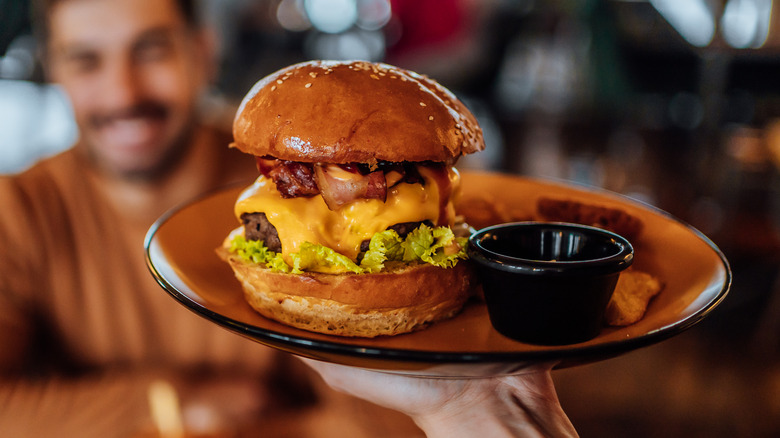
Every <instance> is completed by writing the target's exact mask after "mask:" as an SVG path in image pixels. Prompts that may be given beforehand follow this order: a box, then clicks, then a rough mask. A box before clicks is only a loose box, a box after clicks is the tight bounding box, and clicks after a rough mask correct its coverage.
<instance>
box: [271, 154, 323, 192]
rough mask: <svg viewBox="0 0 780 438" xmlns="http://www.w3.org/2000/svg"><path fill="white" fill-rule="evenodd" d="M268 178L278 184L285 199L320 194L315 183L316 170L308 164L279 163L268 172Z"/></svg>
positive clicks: (277, 186)
mask: <svg viewBox="0 0 780 438" xmlns="http://www.w3.org/2000/svg"><path fill="white" fill-rule="evenodd" d="M268 177H269V178H271V179H272V180H273V182H274V183H275V184H276V189H277V190H279V193H280V194H281V195H282V197H283V198H295V197H298V196H314V195H317V194H319V193H320V190H319V188H317V183H316V181H314V169H312V166H311V165H310V164H307V163H297V162H293V161H279V162H278V163H277V164H276V165H275V166H273V167H272V168H271V169H270V170H268Z"/></svg>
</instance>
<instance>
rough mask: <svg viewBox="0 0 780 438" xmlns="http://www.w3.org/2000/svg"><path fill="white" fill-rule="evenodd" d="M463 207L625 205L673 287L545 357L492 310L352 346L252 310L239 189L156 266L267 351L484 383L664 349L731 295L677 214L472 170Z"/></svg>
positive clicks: (491, 214)
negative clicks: (509, 333)
mask: <svg viewBox="0 0 780 438" xmlns="http://www.w3.org/2000/svg"><path fill="white" fill-rule="evenodd" d="M462 177H463V192H462V197H461V202H460V204H461V205H462V207H463V211H464V212H465V214H466V216H467V220H469V222H470V223H471V224H473V225H476V226H478V227H482V226H486V225H489V224H491V223H494V222H497V221H514V220H522V219H529V218H533V217H534V212H535V203H536V199H537V198H538V197H539V196H541V195H545V196H550V197H557V198H566V199H576V200H579V201H582V202H589V203H595V204H599V205H604V206H613V207H620V208H622V209H624V210H625V211H628V212H630V213H632V214H634V215H637V216H638V217H640V218H641V219H642V220H643V222H644V225H645V227H644V231H643V232H642V234H641V235H640V236H639V237H638V238H637V239H635V240H634V241H633V242H632V243H633V244H634V246H635V250H636V257H635V262H634V267H635V268H637V269H641V270H644V271H646V272H650V273H652V274H654V275H656V276H658V277H659V278H660V279H661V280H662V281H663V282H664V283H665V289H664V290H663V292H661V294H660V295H658V296H657V297H656V298H655V299H654V300H653V301H652V302H651V303H650V306H649V308H648V311H647V313H646V314H645V317H644V318H643V319H642V320H641V321H639V322H637V323H636V324H634V325H631V326H628V327H623V328H604V330H603V331H602V333H601V334H600V335H599V336H598V337H596V338H595V339H593V340H590V341H587V342H583V343H580V344H574V345H567V346H556V347H544V346H536V345H529V344H524V343H520V342H516V341H512V340H510V339H508V338H506V337H504V336H502V335H500V334H499V333H498V332H496V331H495V330H494V329H493V328H492V326H491V325H490V321H489V319H488V314H487V310H486V308H485V305H484V304H483V303H482V302H479V301H476V300H475V301H474V302H471V303H469V304H468V305H467V306H466V308H465V309H464V311H463V312H462V313H461V314H459V315H458V316H456V317H455V318H453V319H451V320H448V321H444V322H440V323H436V324H433V325H432V326H431V327H429V328H427V329H424V330H421V331H418V332H414V333H410V334H405V335H400V336H395V337H380V338H377V339H361V338H358V339H352V338H342V337H336V336H330V335H321V334H316V333H310V332H306V331H302V330H298V329H295V328H292V327H288V326H285V325H282V324H279V323H276V322H274V321H271V320H268V319H265V318H263V317H262V316H260V315H259V314H257V313H255V312H254V311H253V310H252V309H251V308H250V307H249V306H248V305H247V304H246V303H245V302H244V300H243V296H242V292H241V287H240V285H239V283H238V282H237V281H236V280H235V278H234V277H233V273H232V271H231V270H230V268H229V266H228V265H226V264H225V263H223V262H222V261H221V260H220V259H219V258H218V257H217V256H216V254H215V252H214V249H215V248H216V247H218V246H219V245H220V244H221V242H222V240H223V239H224V238H225V236H226V235H227V234H228V232H229V231H230V230H232V229H233V228H235V227H236V226H238V222H237V221H236V219H235V217H234V216H233V204H234V202H235V200H236V197H237V196H238V193H239V192H240V191H241V188H240V187H237V188H232V189H226V190H224V191H220V192H217V193H214V194H212V195H210V196H207V197H205V198H202V199H199V200H197V201H195V202H193V203H191V204H188V205H186V206H184V207H181V208H178V209H176V210H174V211H172V212H170V213H168V214H166V215H165V216H163V217H162V218H160V219H159V220H158V221H157V222H156V223H155V225H154V226H153V227H152V228H151V229H150V230H149V233H148V235H147V238H146V243H145V246H146V257H147V264H148V266H149V269H150V270H151V272H152V275H154V277H155V278H156V280H157V281H158V282H159V283H160V285H161V286H162V287H163V289H165V290H166V291H167V292H168V293H169V294H170V295H171V296H172V297H173V298H175V299H176V300H178V301H179V302H180V303H181V304H183V305H184V306H185V307H187V308H189V309H190V310H192V311H194V312H195V313H197V314H198V315H200V316H202V317H204V318H206V319H208V320H210V321H212V322H214V323H216V324H218V325H220V326H222V327H225V328H227V329H228V330H231V331H233V332H235V333H238V334H240V335H242V336H245V337H248V338H250V339H253V340H255V341H257V342H259V343H261V344H264V345H267V346H270V347H273V348H277V349H280V350H283V351H287V352H291V353H294V354H297V355H300V356H305V357H309V358H314V359H320V360H324V361H329V362H334V363H339V364H345V365H351V366H359V367H364V368H370V369H376V370H381V371H387V372H394V373H404V374H414V375H426V376H463V377H476V376H488V375H501V374H511V373H520V372H524V371H526V370H529V369H531V368H532V367H535V366H537V365H539V364H545V365H547V364H553V365H555V366H556V367H567V366H573V365H577V364H581V363H587V362H593V361H598V360H603V359H606V358H609V357H613V356H616V355H619V354H622V353H626V352H628V351H631V350H633V349H637V348H640V347H643V346H647V345H650V344H653V343H656V342H659V341H662V340H664V339H666V338H669V337H670V336H673V335H675V334H678V333H680V332H681V331H683V330H686V329H688V328H690V327H691V326H693V325H694V324H696V323H697V322H699V321H701V320H702V318H704V317H705V316H707V315H708V314H709V313H710V312H711V311H712V310H713V309H714V308H715V307H716V306H717V305H718V304H719V303H720V302H721V301H722V300H723V299H724V297H725V296H726V293H727V292H728V289H729V287H730V284H731V272H730V270H729V265H728V262H727V261H726V259H725V257H724V256H723V254H722V253H721V252H720V251H719V250H718V248H717V247H716V246H715V245H714V244H713V243H712V242H711V241H710V240H708V239H707V238H706V237H705V236H703V235H702V234H701V233H699V232H698V231H696V230H695V229H693V228H691V227H690V226H688V225H686V224H683V223H681V222H680V221H678V220H676V219H674V218H673V217H670V216H669V215H668V214H666V213H664V212H662V211H659V210H657V209H654V208H652V207H648V206H646V205H643V204H640V203H637V202H635V201H632V200H629V199H627V198H624V197H621V196H618V195H615V194H612V193H609V192H605V191H600V190H594V189H590V188H583V187H578V186H572V185H568V184H564V183H555V182H548V181H541V180H532V179H526V178H520V177H515V176H508V175H500V174H491V173H469V172H465V173H463V175H462Z"/></svg>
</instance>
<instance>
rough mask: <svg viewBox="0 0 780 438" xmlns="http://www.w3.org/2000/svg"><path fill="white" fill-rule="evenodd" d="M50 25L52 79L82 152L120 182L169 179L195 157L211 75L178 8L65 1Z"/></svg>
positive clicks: (161, 3) (152, 0)
mask: <svg viewBox="0 0 780 438" xmlns="http://www.w3.org/2000/svg"><path fill="white" fill-rule="evenodd" d="M49 22H50V39H49V45H48V49H49V50H48V54H49V55H48V57H49V59H48V60H49V68H50V70H49V71H50V74H51V78H52V79H53V80H54V81H55V82H57V83H59V84H60V85H61V86H62V87H63V88H64V90H65V91H66V92H67V94H68V95H69V96H70V99H71V103H72V105H73V110H74V112H75V115H76V122H77V123H78V125H79V130H80V135H81V144H82V146H83V147H85V148H87V152H88V153H89V155H90V156H91V157H92V159H93V160H94V161H95V162H96V164H97V165H98V166H99V167H100V168H102V169H103V170H105V171H108V172H110V173H112V174H115V175H118V176H121V177H128V178H142V179H148V178H154V177H155V176H157V175H159V174H161V173H163V172H164V170H165V167H167V166H168V165H169V164H171V163H172V162H174V161H175V160H176V159H178V158H179V157H180V156H181V154H183V153H184V152H185V150H186V149H187V145H188V143H189V135H190V134H191V131H192V127H193V124H194V117H195V113H196V106H197V101H198V97H199V95H200V93H201V91H202V90H203V88H204V86H205V85H206V82H207V79H208V78H207V71H208V68H209V66H208V62H209V59H208V57H207V56H206V51H205V45H204V44H203V40H202V39H199V37H198V36H197V35H196V33H195V31H194V30H193V29H192V28H190V27H188V26H187V23H186V22H185V19H184V17H183V15H182V13H181V12H180V10H179V9H178V8H177V6H176V4H175V3H174V1H173V0H63V1H61V2H59V3H58V4H57V5H55V6H54V8H53V9H52V11H51V14H50V21H49Z"/></svg>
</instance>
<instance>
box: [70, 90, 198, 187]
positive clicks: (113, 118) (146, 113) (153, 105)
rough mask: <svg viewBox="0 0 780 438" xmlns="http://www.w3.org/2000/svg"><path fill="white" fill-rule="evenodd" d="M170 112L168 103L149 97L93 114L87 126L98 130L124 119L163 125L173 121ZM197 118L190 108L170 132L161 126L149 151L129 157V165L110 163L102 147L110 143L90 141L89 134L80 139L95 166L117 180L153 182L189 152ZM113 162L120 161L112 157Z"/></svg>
mask: <svg viewBox="0 0 780 438" xmlns="http://www.w3.org/2000/svg"><path fill="white" fill-rule="evenodd" d="M171 113H172V111H171V110H170V108H169V106H168V105H165V104H163V103H161V102H156V101H151V100H149V101H143V102H139V103H138V104H137V105H133V106H131V107H127V108H123V109H120V110H116V111H112V112H105V113H100V114H93V115H91V116H90V117H89V118H88V119H87V125H88V129H90V130H92V131H94V132H98V133H99V132H101V130H103V129H106V128H107V127H110V126H112V124H117V123H127V121H141V122H142V123H150V124H155V125H161V126H163V127H166V125H167V124H169V123H173V122H172V121H171V120H170V118H171ZM196 121H197V109H196V108H195V107H193V108H192V109H191V110H190V111H189V113H188V114H186V115H185V117H184V119H183V120H182V121H181V122H178V123H177V124H178V126H174V127H173V130H172V132H167V129H163V131H162V132H161V133H158V137H160V138H155V139H153V141H152V143H153V146H149V147H148V148H147V149H149V150H148V151H145V152H144V154H143V155H144V156H142V157H138V156H133V157H131V158H132V160H128V161H133V163H132V164H131V165H126V163H125V162H120V163H118V164H117V163H116V162H112V160H111V159H110V158H108V157H107V153H106V152H105V149H106V148H107V147H108V148H110V146H106V145H104V144H100V143H99V141H100V140H97V139H92V140H91V141H90V139H89V136H85V137H82V138H83V141H84V143H87V144H86V145H85V146H86V150H87V155H88V157H89V158H90V160H91V161H92V162H93V164H95V165H96V167H98V168H100V169H103V170H104V171H106V172H107V173H109V174H111V175H112V176H115V177H117V178H119V179H123V180H128V181H137V182H155V181H158V180H159V179H161V178H162V177H163V176H165V175H166V174H167V173H169V172H170V171H171V169H172V168H173V167H175V166H176V165H177V164H178V163H180V162H181V161H182V160H183V158H184V157H185V156H186V154H187V153H188V152H189V150H190V148H191V145H192V139H193V136H194V131H195V126H196V124H197V122H196ZM125 129H127V128H125ZM139 129H140V128H139ZM98 138H99V137H98ZM136 158H137V159H138V162H137V163H136V162H135V159H136ZM114 161H122V160H116V159H114Z"/></svg>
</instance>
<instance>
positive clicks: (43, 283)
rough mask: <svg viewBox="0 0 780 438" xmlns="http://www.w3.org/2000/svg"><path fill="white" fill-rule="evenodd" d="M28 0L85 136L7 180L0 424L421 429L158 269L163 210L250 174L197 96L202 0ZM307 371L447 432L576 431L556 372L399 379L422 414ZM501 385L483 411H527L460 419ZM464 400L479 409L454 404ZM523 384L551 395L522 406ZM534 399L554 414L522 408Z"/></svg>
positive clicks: (390, 432) (208, 73) (64, 430)
mask: <svg viewBox="0 0 780 438" xmlns="http://www.w3.org/2000/svg"><path fill="white" fill-rule="evenodd" d="M36 5H37V9H36V12H37V23H38V26H39V30H40V32H39V42H40V44H42V45H43V55H44V59H45V68H46V72H47V75H48V77H49V78H50V79H51V80H52V81H54V82H56V83H58V84H60V85H61V86H62V87H63V89H64V90H65V92H66V94H67V95H68V96H69V98H70V100H71V103H72V106H73V110H74V114H75V118H76V122H77V124H78V126H79V134H80V135H79V139H78V141H77V143H76V144H75V145H74V147H73V148H71V149H69V150H67V151H66V152H64V153H62V154H59V155H57V156H55V157H53V158H50V159H47V160H44V161H42V162H40V163H39V164H37V165H35V166H34V167H33V168H31V169H30V170H28V171H26V172H24V173H22V174H20V175H17V176H13V177H3V178H0V205H1V206H2V208H0V309H1V310H0V431H2V435H3V436H14V437H23V436H35V437H46V436H79V437H92V436H95V437H98V436H99V437H114V436H115V437H128V436H130V437H132V436H143V435H144V434H152V433H156V432H159V431H160V429H162V428H163V424H169V425H170V424H171V421H172V420H170V418H169V419H168V420H166V421H163V420H161V419H160V417H159V415H156V414H159V409H157V410H156V408H155V407H156V406H157V407H159V406H160V405H161V404H163V405H164V404H165V403H164V401H165V400H168V401H169V402H168V404H167V405H168V406H169V407H170V406H173V407H177V409H176V411H175V412H174V417H176V418H174V420H175V421H173V423H174V424H177V423H178V424H180V425H181V426H182V427H183V428H185V429H187V430H189V431H191V432H197V433H220V434H223V435H224V436H250V435H254V436H312V437H316V436H339V437H349V436H356V437H357V436H377V435H382V436H414V435H420V434H421V431H420V430H419V429H418V428H417V426H415V425H414V424H413V423H412V421H411V420H410V419H409V417H407V416H401V415H400V414H396V413H394V412H393V411H390V410H384V409H380V408H378V407H376V406H375V405H372V404H368V403H363V402H360V401H358V399H355V398H351V397H346V396H340V395H338V393H335V392H333V391H331V390H329V389H328V388H327V387H326V386H325V385H322V381H321V380H320V379H319V378H314V376H315V375H314V374H313V373H312V372H311V371H310V370H309V369H308V368H306V367H304V366H302V364H301V363H300V362H298V361H296V360H293V359H292V358H291V356H289V355H287V354H284V353H279V352H276V351H275V350H271V349H268V348H265V347H262V346H260V345H257V344H254V343H252V342H250V341H247V340H245V339H243V338H242V337H240V336H236V335H234V334H231V333H229V332H227V331H225V330H223V329H221V328H219V327H217V326H216V325H213V324H211V323H209V322H207V321H205V320H203V319H201V318H199V317H197V316H195V315H194V314H192V313H191V312H188V311H187V310H185V309H183V308H182V307H181V306H180V305H179V304H178V303H176V302H175V300H172V299H171V298H170V297H168V296H167V295H166V294H165V293H164V292H163V291H162V290H161V289H160V288H159V286H158V285H157V284H156V283H155V282H154V280H153V279H152V277H151V275H149V273H148V271H147V268H146V266H145V262H144V258H143V254H142V243H143V238H144V236H145V233H146V232H147V230H148V229H149V227H150V225H151V224H152V223H153V222H154V221H155V220H156V219H157V218H158V217H159V216H160V215H161V214H162V213H164V212H165V211H166V210H167V209H169V208H171V207H172V206H175V205H177V204H180V203H182V202H184V201H186V200H189V199H192V198H193V197H196V196H198V195H200V194H202V193H204V192H207V191H209V190H212V189H214V188H216V187H220V186H223V185H226V184H230V183H232V182H236V181H244V182H247V181H249V180H251V179H252V178H254V177H255V175H256V170H255V168H254V163H253V162H252V160H247V159H246V156H243V154H241V153H238V152H236V151H232V150H230V149H228V147H227V144H228V143H229V142H230V136H229V133H221V132H219V131H218V130H215V129H213V128H209V127H208V126H205V125H204V124H203V123H201V117H200V116H201V114H199V102H200V98H201V96H202V94H203V92H204V90H205V88H206V87H207V86H208V84H209V81H210V80H211V79H213V76H214V74H215V72H214V71H213V65H214V62H213V59H212V56H213V54H212V53H211V47H212V45H211V44H210V40H209V38H208V35H207V33H206V32H205V31H204V29H202V28H201V27H200V26H199V25H198V21H197V17H196V10H195V7H194V5H193V4H192V2H191V1H186V0H180V1H176V0H41V1H40V2H38V3H37V4H36ZM314 366H315V367H317V370H318V371H319V372H321V373H323V375H324V376H325V377H326V378H327V379H328V381H329V382H331V383H333V384H334V385H336V386H338V387H340V388H341V389H342V390H345V391H351V392H353V393H354V394H356V395H358V396H360V397H364V398H369V399H373V400H375V401H377V402H380V403H383V404H385V405H387V406H389V407H391V408H394V409H401V408H406V409H404V410H405V412H406V413H407V414H409V415H410V416H415V420H416V421H417V423H418V424H420V425H421V426H423V427H424V428H426V430H432V431H435V430H439V431H442V432H441V433H442V435H444V434H445V433H446V435H447V436H454V435H452V434H450V433H448V432H444V431H445V430H446V429H447V428H451V427H453V426H455V427H456V428H457V426H458V424H459V422H460V421H470V422H471V424H472V425H474V424H477V425H480V424H497V425H500V424H503V422H505V421H509V420H511V419H512V416H513V415H518V414H523V413H525V416H523V415H520V417H518V418H519V419H516V420H512V421H509V423H512V424H511V425H508V426H507V427H506V428H504V430H505V432H506V436H511V435H514V434H515V433H514V432H515V431H516V430H524V429H522V428H520V429H517V427H519V426H524V425H527V424H529V422H531V423H534V424H537V425H539V427H540V428H542V429H546V430H547V431H548V432H549V431H551V430H552V431H555V432H557V433H556V434H560V435H565V434H568V433H573V431H572V430H571V428H570V424H568V423H567V420H566V418H565V415H563V413H562V411H560V407H559V406H558V405H557V399H556V398H555V396H554V389H553V388H552V385H551V381H550V380H549V374H541V375H539V376H537V377H536V378H534V379H525V380H522V379H518V380H517V382H520V381H524V382H526V383H528V387H527V388H514V389H513V391H496V389H497V388H499V387H507V384H504V383H502V384H499V383H496V382H492V381H491V380H486V381H485V385H481V384H480V385H475V384H468V385H465V384H463V382H460V383H457V384H454V385H447V388H451V391H449V392H446V391H441V389H442V388H444V386H443V385H444V384H446V383H445V382H441V384H440V383H429V384H423V381H422V380H418V379H404V378H400V379H399V380H398V381H394V382H393V387H395V388H403V389H404V390H406V391H408V392H407V393H406V395H408V396H409V397H403V400H417V401H418V403H419V406H420V409H417V407H415V405H414V404H406V406H404V405H405V403H400V404H399V403H396V402H394V400H393V397H396V398H398V394H399V393H395V394H394V393H392V388H390V389H391V391H390V392H389V393H387V394H385V395H387V396H388V397H385V398H375V395H382V394H384V393H385V392H386V389H387V385H382V384H381V383H382V382H383V380H377V379H378V376H377V375H376V374H374V373H362V372H361V373H357V372H354V373H353V371H355V370H351V369H349V368H346V367H327V366H323V365H321V364H314ZM353 377H355V382H357V384H358V386H353V385H351V383H350V382H351V381H352V380H353ZM537 380H538V382H537ZM517 382H509V383H517ZM372 384H374V385H373V386H372ZM509 386H511V385H509ZM366 388H368V389H366ZM494 393H495V394H498V395H499V396H500V397H501V399H500V400H497V401H493V402H491V403H484V404H483V405H482V406H484V407H486V408H487V407H491V406H497V405H499V404H504V405H505V404H507V403H509V404H510V405H512V407H514V408H517V409H515V410H509V411H507V412H504V413H503V414H502V415H501V418H491V417H490V416H487V415H482V414H484V411H477V414H478V415H476V417H469V416H463V415H460V413H462V412H464V411H465V410H468V409H470V407H469V403H470V402H483V401H490V400H493V398H494ZM510 394H511V395H510ZM430 395H435V396H437V397H431V396H430ZM442 395H446V397H443V396H442ZM464 395H467V396H468V397H467V399H466V400H467V401H468V402H469V403H466V402H462V403H460V404H459V405H456V407H455V408H453V409H447V408H446V406H448V405H449V406H453V404H451V403H449V401H450V400H461V399H463V396H464ZM526 395H528V396H531V398H532V399H533V400H536V401H539V400H542V401H544V403H541V404H540V405H539V406H533V405H524V406H523V407H522V408H518V405H519V404H520V403H519V401H520V400H523V399H524V397H525V396H526ZM171 399H174V400H178V403H170V400H171ZM539 410H541V411H542V412H543V414H541V416H544V415H546V414H547V413H549V412H551V413H552V419H553V421H552V423H556V421H557V423H558V424H562V426H561V427H559V426H558V425H556V424H552V423H551V424H548V423H549V422H545V421H538V417H540V414H539V413H538V412H537V413H536V414H533V415H531V414H529V412H531V413H533V412H535V411H539ZM423 411H425V412H423ZM418 412H420V413H421V415H422V416H420V417H417V416H416V414H417V413H418ZM494 412H503V411H494ZM442 413H443V414H446V415H439V414H442ZM448 415H450V416H452V418H449V417H448ZM423 417H424V418H425V419H423ZM493 417H496V415H493ZM442 427H444V428H442ZM468 430H469V429H465V428H464V429H461V431H462V433H467V434H468V433H469V432H468ZM483 430H486V429H483ZM465 436H468V435H465Z"/></svg>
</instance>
